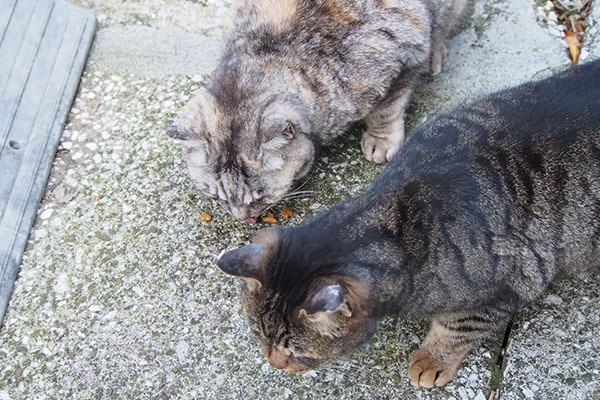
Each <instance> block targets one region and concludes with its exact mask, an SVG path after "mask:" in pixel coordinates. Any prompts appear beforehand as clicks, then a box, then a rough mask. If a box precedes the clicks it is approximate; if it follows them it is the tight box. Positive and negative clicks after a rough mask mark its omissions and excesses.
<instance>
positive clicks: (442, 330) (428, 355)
mask: <svg viewBox="0 0 600 400" xmlns="http://www.w3.org/2000/svg"><path fill="white" fill-rule="evenodd" d="M494 326H495V323H494V320H493V319H492V318H491V317H490V316H488V315H486V314H465V313H453V314H440V315H438V316H436V318H434V319H433V321H432V323H431V329H430V330H429V333H427V337H426V338H425V341H424V342H423V345H422V346H421V348H420V349H419V350H417V352H416V353H415V354H414V356H413V359H412V361H411V363H410V366H409V367H408V377H409V379H410V382H411V383H412V384H413V385H415V386H422V387H425V388H432V387H436V386H437V387H439V386H444V385H446V384H447V383H448V382H450V381H451V380H452V378H453V377H454V374H455V373H456V370H457V369H458V366H459V365H460V363H461V361H462V359H463V358H464V357H465V356H466V354H467V353H468V352H469V350H470V349H471V347H472V346H473V345H474V344H475V343H477V342H479V341H480V340H481V339H482V338H483V337H485V336H487V335H488V334H489V333H490V332H491V331H492V330H493V328H494Z"/></svg>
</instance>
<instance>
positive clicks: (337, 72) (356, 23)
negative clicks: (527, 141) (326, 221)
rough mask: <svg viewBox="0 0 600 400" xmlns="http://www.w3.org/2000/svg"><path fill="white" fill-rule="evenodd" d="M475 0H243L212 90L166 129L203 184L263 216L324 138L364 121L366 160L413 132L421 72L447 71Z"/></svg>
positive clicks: (231, 206) (226, 203) (238, 209)
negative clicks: (457, 31)
mask: <svg viewBox="0 0 600 400" xmlns="http://www.w3.org/2000/svg"><path fill="white" fill-rule="evenodd" d="M465 3H466V0H444V1H442V0H244V1H240V2H239V4H238V6H237V7H236V8H235V10H234V16H233V26H232V27H231V28H230V29H229V32H228V33H227V34H226V35H225V36H226V37H225V48H224V54H223V56H222V59H221V61H220V64H219V66H218V68H217V70H216V71H215V73H214V75H213V77H212V78H211V80H210V82H209V84H208V85H207V87H206V88H203V89H201V90H200V91H199V93H198V94H197V95H196V96H195V97H194V98H193V99H192V100H191V101H190V102H189V103H188V104H187V105H186V107H185V108H184V109H183V110H182V113H181V115H180V116H179V118H178V119H177V120H176V121H175V123H174V124H172V125H171V126H170V127H169V128H168V130H167V133H168V134H169V136H171V137H173V138H175V139H179V140H181V142H182V144H183V155H184V158H185V159H186V161H187V163H188V166H189V171H190V175H191V177H192V180H193V181H194V183H195V184H196V186H197V187H198V188H199V189H200V190H201V191H202V192H203V193H204V194H206V195H207V196H209V197H213V198H216V199H218V200H219V202H220V204H221V206H222V207H223V208H225V209H226V210H227V211H228V212H229V213H230V214H231V215H232V216H233V217H234V218H237V219H244V218H247V217H253V216H257V215H258V214H259V213H260V212H261V211H262V210H264V209H265V208H266V207H267V206H269V205H271V204H274V203H276V202H277V201H279V200H280V199H281V198H282V197H283V196H284V195H285V194H286V193H288V192H289V191H290V189H291V188H292V186H293V183H294V181H295V180H296V179H298V178H300V177H302V176H304V175H305V174H306V173H307V172H308V170H309V169H310V166H311V165H312V162H313V158H314V152H315V147H316V146H319V145H322V144H325V143H328V142H330V141H331V140H332V139H333V138H335V137H337V136H339V135H340V134H342V133H344V132H345V131H346V130H347V129H348V127H349V125H350V124H351V123H352V122H354V121H357V120H360V119H363V118H364V119H365V121H366V123H367V125H368V129H367V131H366V132H365V134H364V136H363V142H362V144H363V150H364V152H365V154H366V156H367V158H369V159H371V160H373V161H375V162H385V161H386V160H389V158H390V157H391V156H392V155H393V154H394V153H395V152H396V151H397V150H398V148H399V147H400V146H401V144H402V142H403V140H404V108H405V106H406V104H407V102H408V99H409V96H410V93H411V91H412V88H413V84H414V82H415V80H416V79H417V77H418V76H419V75H420V74H422V73H425V72H427V71H430V72H431V73H433V74H436V73H438V72H440V70H441V68H442V64H443V61H444V58H445V54H446V48H445V46H444V43H443V39H444V36H445V35H446V33H447V31H448V30H449V29H450V27H451V26H452V25H453V24H454V23H455V21H456V20H457V18H458V16H459V15H460V14H461V12H462V10H463V8H464V5H465Z"/></svg>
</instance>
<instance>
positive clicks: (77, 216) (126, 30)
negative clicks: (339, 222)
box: [0, 0, 600, 400]
mask: <svg viewBox="0 0 600 400" xmlns="http://www.w3.org/2000/svg"><path fill="white" fill-rule="evenodd" d="M73 2H74V3H75V4H77V5H79V6H82V7H84V8H87V9H89V10H91V11H92V12H93V13H94V14H95V15H96V17H97V19H98V21H99V30H98V33H97V36H96V39H95V42H94V45H93V48H92V53H91V58H90V59H89V61H88V65H87V67H86V70H85V73H84V76H83V78H82V80H81V83H80V87H79V92H78V94H77V97H76V99H75V102H74V104H73V108H72V109H71V113H70V116H69V121H68V123H67V126H66V129H65V132H64V134H63V138H62V141H61V144H60V147H59V151H58V154H57V156H56V160H55V163H54V166H53V169H52V172H51V176H50V181H49V184H48V188H47V191H46V194H45V196H44V198H43V200H42V203H41V205H40V208H39V211H38V217H37V222H36V224H35V226H34V229H33V231H32V234H31V237H30V240H29V243H28V247H27V249H26V252H25V257H24V260H23V263H22V265H21V271H20V273H19V276H18V278H17V281H16V283H15V288H14V292H13V296H12V299H11V302H10V304H9V307H8V310H7V313H6V316H5V318H4V325H3V327H2V328H1V329H0V400H5V399H67V398H73V399H113V398H114V399H140V400H141V399H186V400H187V399H336V400H337V399H340V400H341V399H353V400H354V399H456V400H463V399H477V400H485V399H488V398H489V397H490V394H491V393H492V392H494V394H496V395H499V396H500V398H502V399H527V398H531V399H598V398H599V397H598V393H600V372H599V369H600V356H599V354H600V338H599V337H598V336H599V335H598V332H600V319H599V317H598V316H599V315H600V300H599V298H600V284H599V283H598V282H597V279H596V278H593V277H580V278H577V279H574V280H571V281H568V282H564V283H561V284H559V285H556V286H555V287H553V288H552V290H551V291H550V292H549V293H548V294H547V295H546V296H545V297H544V298H543V299H542V300H541V301H540V302H538V303H537V304H534V305H532V306H530V307H529V308H528V309H527V310H526V311H525V312H524V313H523V314H522V315H521V316H520V318H519V319H518V320H517V321H516V322H515V324H514V325H513V329H512V332H511V335H510V340H509V341H508V347H507V349H506V352H505V357H504V359H505V363H506V369H505V371H504V373H503V374H502V373H501V372H498V371H496V370H495V369H494V367H493V365H494V364H495V362H496V359H497V356H498V354H497V347H496V341H489V342H486V343H484V344H483V345H482V346H481V347H480V348H478V349H476V350H474V351H473V352H472V353H471V354H470V355H469V356H468V357H467V358H466V359H465V361H464V363H463V366H462V368H461V369H460V370H459V371H458V374H457V376H456V377H455V379H454V380H453V381H452V382H451V383H450V384H449V385H448V386H446V387H445V388H442V389H434V390H423V389H416V388H413V387H411V386H410V384H409V382H408V379H407V377H406V370H407V367H408V360H409V358H410V355H411V354H412V352H414V351H415V349H416V348H417V347H418V345H419V343H420V340H421V339H422V338H423V336H424V333H425V330H426V325H425V324H424V323H421V322H418V321H404V320H402V319H386V320H384V321H382V323H381V324H380V332H379V333H378V334H377V335H376V337H375V338H374V339H373V341H372V342H371V343H369V345H368V346H365V348H364V349H361V350H360V351H358V352H356V353H354V354H353V355H351V356H350V357H348V358H346V359H344V360H341V361H339V362H336V363H334V364H332V365H330V366H327V367H325V368H323V369H321V370H318V371H316V372H314V373H311V374H308V375H304V376H295V375H290V374H288V373H286V372H283V371H279V370H275V369H273V368H272V367H270V365H269V364H268V363H267V361H266V360H265V359H264V357H263V356H262V355H261V353H260V351H259V346H258V345H257V344H256V343H255V342H254V340H253V339H252V338H251V337H250V333H249V331H248V329H247V327H246V326H245V323H244V321H243V319H242V316H241V310H240V304H239V297H238V283H237V282H236V281H234V280H233V279H230V278H228V277H226V276H224V275H222V274H220V273H219V272H218V271H217V269H216V267H215V265H214V261H215V259H216V257H217V255H218V254H219V252H220V251H221V250H223V249H228V248H232V247H234V246H237V245H239V244H242V243H244V242H245V241H246V240H247V238H248V237H251V236H252V234H253V233H254V232H256V231H257V230H258V229H259V228H260V227H262V226H264V225H267V224H262V223H259V224H255V225H248V224H245V223H239V222H235V221H232V220H231V219H229V218H228V217H227V216H226V215H225V213H224V212H222V211H221V210H220V209H219V208H218V206H217V205H216V204H213V203H212V202H211V201H209V200H206V199H204V198H202V197H201V196H199V195H198V194H197V192H196V191H195V190H194V188H193V186H192V184H191V182H190V180H189V179H188V176H187V172H186V169H185V165H184V163H183V161H182V159H181V155H180V152H179V148H178V146H177V145H176V144H175V143H173V142H172V141H171V140H170V139H169V138H168V137H167V136H166V135H165V134H164V131H165V129H166V127H167V124H168V121H169V120H170V119H172V118H173V117H174V116H175V114H176V112H177V111H178V110H179V109H180V107H181V106H182V105H183V104H184V103H185V102H186V100H187V99H188V98H189V97H190V95H191V94H192V93H194V92H195V91H196V90H197V89H198V88H199V87H200V86H201V85H202V84H203V82H204V81H205V79H206V78H207V76H209V75H210V73H211V72H212V70H213V69H214V68H215V65H216V62H217V59H218V54H219V51H220V43H221V42H220V33H221V27H222V25H223V21H224V18H225V16H226V14H227V10H228V3H227V2H223V1H221V0H217V1H213V0H207V3H206V4H203V3H200V2H194V1H189V0H136V1H130V0H74V1H73ZM599 8H600V7H596V8H595V9H594V13H595V14H594V15H596V16H597V15H598V9H599ZM537 14H538V11H537V9H536V8H535V5H534V2H533V1H532V0H481V1H477V2H476V4H475V6H473V8H472V13H471V15H470V16H468V17H467V18H465V20H464V22H463V24H462V25H461V29H460V32H459V33H458V34H457V35H456V36H454V38H453V39H452V40H451V41H450V43H449V46H448V50H449V54H448V60H447V63H446V67H445V69H444V71H443V72H442V73H441V74H440V75H438V76H436V77H434V78H426V79H424V82H423V84H421V85H420V87H419V89H418V91H417V94H416V96H415V97H414V100H413V102H412V106H411V107H410V109H409V114H410V116H409V124H408V130H409V131H410V130H411V129H413V128H414V127H415V126H416V124H418V123H419V122H420V121H421V120H422V119H423V118H425V117H426V116H428V115H432V114H434V113H435V112H436V111H438V110H440V109H443V108H445V107H448V106H450V105H452V104H454V103H457V102H459V101H463V100H467V99H469V98H472V97H474V96H476V95H478V94H482V93H486V92H491V91H493V90H495V89H498V88H503V87H506V86H509V85H511V84H515V83H519V82H522V81H525V80H528V79H531V78H535V77H541V76H546V75H547V74H550V73H551V72H553V71H557V70H560V69H562V68H565V67H567V66H568V65H569V63H570V61H569V59H568V53H567V50H566V47H565V45H564V44H563V43H562V42H561V40H560V39H558V38H556V37H555V36H553V35H552V33H551V30H550V29H548V28H547V27H545V26H544V25H543V24H540V23H538V22H537V21H536V15H537ZM596 20H598V21H600V18H597V17H596ZM596 28H597V27H596ZM596 35H598V33H597V31H596ZM599 36H600V35H599ZM597 38H598V39H599V41H600V37H598V36H597ZM592 39H594V38H591V39H590V40H589V43H587V44H586V46H588V47H587V48H586V49H587V58H585V59H584V60H583V62H585V61H586V60H589V59H591V58H595V57H599V56H600V46H599V45H598V43H599V41H594V40H592ZM359 136H360V135H358V134H356V133H354V134H351V135H349V137H350V140H349V141H344V140H342V141H340V142H339V143H338V144H337V145H334V146H331V148H329V149H325V150H323V151H322V152H321V154H320V155H319V162H318V163H317V164H316V165H315V167H314V173H313V174H312V175H311V178H310V181H309V183H307V186H306V187H307V188H309V189H310V190H314V191H316V192H317V193H316V194H315V195H313V196H311V197H309V198H305V199H296V200H294V201H291V202H289V203H287V204H285V206H287V207H289V208H291V209H292V210H294V212H295V214H294V216H293V217H291V218H290V219H289V220H287V221H285V222H282V223H285V224H298V223H300V222H302V221H303V220H305V219H306V218H308V217H309V216H310V215H311V214H313V213H315V212H318V211H320V210H323V209H325V208H327V207H328V206H330V205H332V204H334V203H336V202H337V201H339V200H340V199H341V198H343V197H345V196H348V195H351V194H354V193H357V192H358V191H360V190H361V189H362V188H364V187H366V186H368V185H369V182H371V181H372V179H373V178H374V177H375V176H376V175H377V173H378V172H379V171H380V169H379V167H377V166H374V165H371V164H370V163H368V162H367V161H365V160H364V158H363V156H362V154H361V152H360V143H359ZM282 206H283V205H281V206H280V207H276V208H275V214H276V215H277V217H278V218H279V219H280V220H282V217H281V212H282ZM201 211H205V212H207V213H209V214H210V215H211V216H212V220H211V221H200V212H201ZM492 375H494V379H492Z"/></svg>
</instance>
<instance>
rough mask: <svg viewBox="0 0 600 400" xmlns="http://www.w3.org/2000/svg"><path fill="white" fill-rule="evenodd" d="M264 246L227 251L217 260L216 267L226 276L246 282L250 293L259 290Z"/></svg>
mask: <svg viewBox="0 0 600 400" xmlns="http://www.w3.org/2000/svg"><path fill="white" fill-rule="evenodd" d="M264 253H265V246H263V245H262V244H260V243H253V244H249V245H247V246H244V247H240V248H239V249H235V250H231V251H228V252H227V253H225V254H223V255H222V256H221V257H219V259H218V260H217V266H218V267H219V269H220V270H221V271H223V272H225V273H226V274H229V275H233V276H235V277H237V278H241V279H243V280H245V281H246V283H247V285H248V289H250V290H251V291H254V290H258V289H260V288H261V286H262V283H261V280H262V276H261V265H262V259H263V256H264Z"/></svg>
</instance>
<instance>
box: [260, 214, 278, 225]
mask: <svg viewBox="0 0 600 400" xmlns="http://www.w3.org/2000/svg"><path fill="white" fill-rule="evenodd" d="M263 221H265V222H269V223H271V224H276V223H277V222H279V220H278V219H277V217H276V216H275V214H273V213H269V215H267V216H266V217H263Z"/></svg>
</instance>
